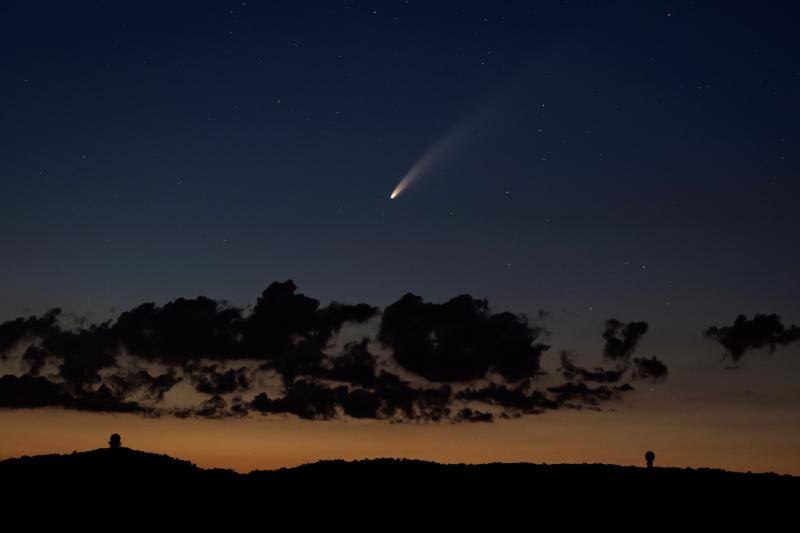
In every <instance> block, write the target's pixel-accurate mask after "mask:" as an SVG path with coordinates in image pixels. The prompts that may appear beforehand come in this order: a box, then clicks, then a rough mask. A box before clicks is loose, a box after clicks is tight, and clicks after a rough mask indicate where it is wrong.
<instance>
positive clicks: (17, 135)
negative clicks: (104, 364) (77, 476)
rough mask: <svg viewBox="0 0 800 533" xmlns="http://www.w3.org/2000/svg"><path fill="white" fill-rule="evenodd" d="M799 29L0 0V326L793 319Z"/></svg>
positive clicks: (783, 9) (347, 8) (532, 9)
mask: <svg viewBox="0 0 800 533" xmlns="http://www.w3.org/2000/svg"><path fill="white" fill-rule="evenodd" d="M797 15H798V13H797V8H796V7H793V6H792V3H791V2H770V3H769V4H767V5H764V4H762V3H757V2H752V3H748V2H735V3H732V2H610V3H598V2H588V3H585V2H568V3H567V2H437V3H432V2H419V1H411V2H342V3H334V2H320V3H314V2H307V3H298V2H269V3H260V2H244V3H243V2H203V3H201V2H186V3H164V2H135V3H134V2H129V3H119V2H80V3H63V2H3V4H2V6H0V21H2V22H0V29H1V30H2V31H0V43H1V44H2V49H3V50H4V53H3V59H2V73H3V76H2V78H3V83H2V85H0V136H1V137H2V139H3V141H2V143H0V177H1V179H0V201H2V204H1V205H0V211H1V212H2V220H3V224H2V225H0V235H2V240H3V260H2V261H0V277H2V279H3V284H2V294H0V315H2V317H3V318H11V317H14V316H18V315H19V314H20V313H24V312H28V311H37V312H38V311H40V310H42V309H44V308H47V307H51V306H56V305H58V306H62V307H64V308H65V309H70V310H74V311H78V312H87V311H91V312H94V313H96V314H98V315H100V316H103V315H105V314H107V313H108V312H109V309H110V308H112V307H114V308H116V309H118V310H119V309H122V308H127V307H130V306H131V305H134V304H136V303H139V302H140V301H143V300H156V301H166V300H168V299H171V298H174V297H177V296H193V295H197V294H206V295H208V296H212V297H216V298H227V299H230V300H232V301H234V302H237V303H242V304H244V303H246V302H252V301H253V300H254V299H255V297H256V295H257V294H258V293H260V291H261V290H262V289H263V288H264V287H266V285H267V284H268V283H269V282H270V281H272V280H274V279H286V278H294V279H295V281H296V282H297V284H298V285H299V287H300V289H301V290H302V291H304V292H306V293H308V294H310V295H312V296H315V297H317V298H320V299H322V300H330V299H340V300H347V301H369V302H371V303H374V304H377V305H386V304H388V303H390V302H392V301H394V300H395V299H397V298H398V297H399V296H400V295H402V294H403V293H405V292H407V291H413V292H416V293H418V294H421V295H423V296H424V297H426V298H429V299H433V300H442V299H445V298H449V297H452V296H454V295H456V294H459V293H464V292H467V293H471V294H473V295H475V296H479V297H487V298H489V300H490V302H492V303H493V304H495V305H496V306H497V307H498V308H508V309H512V310H515V311H522V312H527V313H530V314H533V313H535V312H536V311H537V310H538V309H548V310H551V311H559V310H561V309H567V310H570V311H571V312H577V313H580V312H584V313H585V312H594V311H597V312H598V318H597V320H598V321H600V320H603V319H605V318H607V317H608V316H617V315H621V316H627V317H629V318H648V319H650V320H653V321H654V322H655V321H656V320H657V319H658V318H659V317H661V318H664V319H665V320H666V319H668V318H669V317H672V318H674V319H675V320H684V321H686V322H687V323H691V324H694V325H693V326H691V327H693V328H694V330H697V331H699V329H700V328H702V327H704V326H706V325H707V324H708V323H713V322H714V321H715V320H717V319H720V320H722V319H724V320H729V319H732V318H733V317H734V316H735V315H736V314H737V313H739V312H747V313H752V312H755V311H768V312H773V311H774V312H782V313H784V314H788V315H790V316H796V313H797V311H798V307H797V303H796V302H797V301H798V296H800V285H798V280H797V275H796V274H797V272H798V267H799V266H800V254H798V252H797V246H796V242H795V240H796V239H795V234H796V231H797V227H798V223H799V222H800V220H799V219H800V215H798V212H797V210H796V208H795V205H796V201H797V200H796V199H797V193H798V192H800V187H799V186H798V179H797V177H798V171H799V170H800V165H799V164H798V161H797V156H796V154H797V145H798V141H799V140H800V135H798V127H797V117H798V100H797V94H800V90H799V89H800V87H798V85H799V84H800V65H799V64H798V45H797V40H796V38H794V36H793V33H794V28H793V24H794V22H795V21H796V20H797ZM464 121H467V122H468V124H469V125H470V127H474V132H472V133H471V134H470V135H468V136H467V137H468V138H467V140H466V141H465V142H464V143H463V145H460V146H458V147H456V149H454V150H453V151H452V152H451V153H450V154H449V155H448V157H446V158H442V160H441V161H439V162H438V163H437V166H436V168H435V169H434V171H433V172H432V173H431V174H430V175H427V176H423V177H422V178H421V179H420V180H419V181H418V182H416V183H414V185H413V186H412V187H410V188H409V189H408V191H406V192H405V193H404V194H403V195H402V196H401V197H400V198H398V199H397V200H394V201H390V200H389V199H388V195H389V193H390V192H391V190H392V188H393V187H394V186H395V185H396V183H397V181H398V180H399V179H400V177H401V176H402V175H403V174H404V173H405V172H406V171H407V170H408V169H409V168H410V167H411V166H412V164H413V163H414V162H415V161H416V160H417V159H418V158H419V157H420V156H421V155H422V154H423V153H424V152H425V151H426V150H427V149H428V148H429V147H430V146H431V145H432V144H433V143H434V142H435V141H436V140H437V139H439V138H440V137H441V136H442V135H444V134H445V133H446V132H447V131H449V130H450V129H452V128H454V127H458V125H459V124H462V123H463V122H464ZM590 309H591V311H590ZM598 323H599V322H598ZM694 330H693V331H694Z"/></svg>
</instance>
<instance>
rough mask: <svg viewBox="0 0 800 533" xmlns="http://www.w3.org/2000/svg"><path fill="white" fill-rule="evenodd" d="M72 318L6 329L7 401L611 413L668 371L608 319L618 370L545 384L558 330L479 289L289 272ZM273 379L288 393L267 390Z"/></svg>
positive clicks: (54, 316) (574, 373)
mask: <svg viewBox="0 0 800 533" xmlns="http://www.w3.org/2000/svg"><path fill="white" fill-rule="evenodd" d="M372 319H379V321H378V325H377V332H376V333H375V335H374V338H370V337H366V338H363V339H361V340H358V341H355V342H349V343H346V344H344V345H343V346H340V345H339V344H337V343H336V342H335V341H336V339H337V335H338V333H339V332H340V330H341V329H342V327H343V326H344V325H345V324H365V323H366V322H368V321H370V320H372ZM64 322H66V321H65V320H64V317H63V316H62V313H61V312H60V311H59V310H58V309H54V310H52V311H49V312H47V313H45V314H43V315H41V316H32V317H28V318H18V319H16V320H11V321H8V322H5V323H3V324H0V358H2V359H3V361H4V362H5V364H6V366H8V364H9V363H14V362H16V363H18V366H19V367H20V368H21V369H22V374H21V375H19V372H18V373H17V374H7V375H4V376H2V377H0V407H5V408H38V407H61V408H67V409H76V410H84V411H98V412H126V413H137V414H141V415H145V416H163V415H172V416H177V417H214V418H220V417H239V416H253V415H254V414H262V415H295V416H297V417H300V418H303V419H311V420H326V419H334V418H343V417H349V418H354V419H379V420H388V421H393V422H407V421H431V422H436V421H450V422H490V421H492V420H494V419H496V418H516V417H520V416H523V415H528V414H539V413H543V412H545V411H549V410H553V409H561V408H572V409H584V408H588V409H601V408H602V407H601V406H603V405H605V404H607V403H609V402H614V401H618V400H620V399H621V397H622V396H623V395H624V394H625V393H627V392H629V391H631V390H633V387H632V386H631V385H630V384H628V383H625V382H623V381H624V378H625V376H626V375H628V374H629V375H630V378H631V379H649V380H655V379H662V378H664V377H665V376H666V375H667V368H666V366H665V365H664V364H663V363H662V362H661V361H659V360H658V359H656V358H655V357H653V358H650V359H647V358H634V357H632V355H633V354H634V352H635V351H636V347H637V345H638V343H639V341H640V339H641V338H642V336H643V335H644V334H645V333H646V332H647V329H648V326H647V324H646V323H644V322H629V323H623V322H621V321H619V320H615V319H611V320H608V321H607V322H606V324H605V331H604V333H603V334H602V337H603V339H604V341H605V347H604V355H605V357H606V358H607V360H608V361H609V362H611V363H612V364H614V365H615V366H614V368H593V369H586V368H583V367H580V366H578V365H577V364H576V363H575V362H574V361H573V357H572V356H571V355H570V354H569V353H567V352H564V353H562V355H561V367H560V368H559V371H558V373H557V374H556V375H555V376H548V381H550V383H548V384H547V385H543V384H541V381H542V379H543V377H544V376H543V374H544V373H543V371H542V370H541V365H540V364H541V360H542V357H543V355H544V354H545V353H546V352H547V351H548V349H549V346H548V345H547V344H545V343H544V342H543V337H544V336H545V334H546V333H547V332H545V331H544V330H543V329H542V328H541V327H539V326H536V325H533V324H530V323H529V321H528V320H527V318H526V317H525V316H523V315H519V314H514V313H509V312H500V313H495V312H493V311H492V310H491V309H490V307H489V304H488V302H487V301H486V300H479V299H475V298H472V297H471V296H468V295H462V296H458V297H456V298H453V299H452V300H449V301H447V302H444V303H430V302H426V301H424V300H423V299H422V298H421V297H419V296H415V295H413V294H406V295H405V296H403V297H402V298H400V299H399V300H398V301H396V302H395V303H393V304H391V305H389V306H388V307H387V308H386V309H385V310H384V311H383V313H380V312H379V310H378V309H377V308H376V307H373V306H370V305H367V304H363V303H361V304H356V305H350V304H343V303H335V302H334V303H331V304H329V305H327V306H324V307H323V306H321V305H320V302H319V301H318V300H315V299H313V298H309V297H307V296H305V295H303V294H300V293H298V292H297V288H296V286H295V285H294V283H293V282H292V281H291V280H290V281H286V282H283V283H278V282H275V283H272V284H271V285H270V286H269V287H268V288H267V289H266V290H265V291H264V292H263V293H262V294H261V296H260V297H259V298H258V300H257V301H256V304H255V306H254V307H253V308H252V310H251V311H249V312H245V310H244V309H242V308H239V307H235V306H232V305H230V304H228V303H226V302H223V301H216V300H212V299H209V298H205V297H198V298H195V299H183V298H181V299H178V300H175V301H172V302H169V303H167V304H165V305H163V306H158V305H156V304H153V303H146V304H142V305H139V306H138V307H135V308H133V309H131V310H129V311H125V312H123V313H122V314H121V315H120V316H119V317H118V318H117V319H116V320H111V321H108V322H103V323H100V324H93V325H88V326H87V325H85V324H83V325H78V326H76V327H67V326H65V325H64ZM364 329H365V330H366V329H367V328H366V327H365V328H364ZM715 331H716V330H715ZM790 331H791V330H790ZM781 342H782V341H778V340H776V341H775V343H777V344H780V343H781ZM337 346H339V347H338V348H337ZM371 350H375V351H376V353H374V352H373V351H371ZM154 369H158V370H154ZM629 370H630V372H629ZM269 378H273V381H275V387H274V388H275V389H276V391H277V392H268V391H265V390H264V388H265V387H264V386H262V385H263V383H264V380H268V379H269ZM553 378H555V379H557V380H558V381H560V383H558V382H557V383H555V384H553V383H552V380H553ZM180 383H182V384H183V387H184V388H185V389H187V390H189V391H190V392H193V393H194V394H199V395H201V396H200V397H201V398H202V397H205V399H204V400H200V401H199V402H198V403H196V404H195V405H193V406H189V407H175V406H168V405H167V402H166V401H165V395H167V394H168V393H169V392H170V391H171V390H172V389H173V388H174V387H175V386H176V385H178V384H180ZM267 388H268V387H267Z"/></svg>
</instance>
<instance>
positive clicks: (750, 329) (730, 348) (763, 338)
mask: <svg viewBox="0 0 800 533" xmlns="http://www.w3.org/2000/svg"><path fill="white" fill-rule="evenodd" d="M703 334H704V335H705V336H706V337H708V338H709V339H713V340H715V341H717V342H719V343H720V344H721V345H722V346H723V347H724V348H725V354H726V355H727V356H729V357H730V358H731V359H733V362H734V363H738V362H739V360H740V359H741V358H742V357H743V356H744V355H745V354H746V353H748V352H752V351H757V350H766V351H768V352H774V351H775V350H776V349H777V348H778V347H779V346H786V345H787V344H791V343H793V342H795V341H797V340H800V327H798V326H795V325H794V324H792V325H791V326H789V327H786V326H784V325H783V322H782V321H781V317H780V316H778V315H776V314H771V315H762V314H757V315H755V316H754V317H753V318H751V319H748V318H747V317H746V316H745V315H739V316H738V317H736V320H735V321H734V322H733V325H731V326H711V327H709V328H708V329H706V330H705V331H703Z"/></svg>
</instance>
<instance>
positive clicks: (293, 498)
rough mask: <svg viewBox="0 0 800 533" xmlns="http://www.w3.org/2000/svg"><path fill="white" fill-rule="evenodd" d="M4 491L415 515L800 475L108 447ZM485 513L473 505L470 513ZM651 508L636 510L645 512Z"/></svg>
mask: <svg viewBox="0 0 800 533" xmlns="http://www.w3.org/2000/svg"><path fill="white" fill-rule="evenodd" d="M0 480H2V484H3V486H4V488H6V489H8V488H9V487H13V488H17V489H19V492H20V493H24V492H26V491H28V490H31V489H33V490H41V488H42V487H66V488H67V490H66V491H64V492H63V493H62V496H67V497H70V495H71V496H73V497H78V495H80V497H81V498H92V497H95V496H100V497H103V496H108V495H109V494H113V495H114V497H119V498H122V496H133V495H135V496H142V495H145V496H147V497H152V496H154V495H158V496H162V497H163V496H169V497H170V498H172V499H173V500H176V501H177V500H180V499H182V498H192V499H193V500H194V501H199V500H198V498H201V499H203V500H212V501H214V502H215V503H220V502H223V501H227V502H230V501H236V502H237V503H241V502H244V501H249V502H253V501H257V502H264V501H269V502H270V504H271V505H283V504H291V505H295V506H296V505H298V504H302V505H308V506H311V507H314V508H317V509H318V508H322V507H324V508H332V507H337V506H353V505H357V506H364V505H367V506H370V507H371V508H372V507H374V506H376V505H391V506H401V507H403V506H405V507H406V508H407V511H408V512H412V513H415V512H420V511H421V510H425V512H431V510H439V511H441V510H443V509H445V508H447V507H448V506H449V505H452V504H456V505H465V502H467V503H469V502H472V503H469V506H474V505H478V506H484V505H497V504H502V505H517V506H518V505H536V506H542V505H547V506H548V509H550V510H555V509H559V510H565V509H568V508H571V507H573V506H576V505H577V506H582V505H585V504H586V503H587V502H588V503H590V504H592V505H598V504H604V503H608V504H616V505H619V504H620V503H624V505H625V506H626V507H627V506H629V505H633V504H634V503H636V502H638V504H639V505H650V504H652V503H653V502H661V503H662V504H663V502H669V501H677V500H680V501H685V502H687V503H689V504H696V505H698V506H700V507H702V508H704V509H706V510H710V509H712V507H703V506H705V505H707V504H709V503H710V502H712V501H720V502H725V501H728V502H732V501H743V502H747V504H748V505H751V504H752V503H753V502H755V501H774V502H777V501H779V500H781V499H783V498H786V499H789V498H792V499H794V498H796V495H797V494H800V490H799V489H800V478H797V477H793V476H787V475H778V474H749V473H735V472H727V471H724V470H716V469H690V468H658V467H656V468H651V469H647V468H638V467H624V466H615V465H603V464H560V465H546V464H531V463H491V464H479V465H465V464H439V463H434V462H428V461H417V460H407V459H375V460H363V461H352V462H347V461H339V460H335V461H320V462H317V463H312V464H306V465H302V466H298V467H295V468H282V469H279V470H272V471H253V472H250V473H248V474H239V473H237V472H234V471H232V470H222V469H202V468H199V467H197V466H196V465H194V464H192V463H190V462H189V461H183V460H179V459H174V458H172V457H169V456H167V455H157V454H152V453H146V452H141V451H137V450H131V449H128V448H118V449H112V448H106V449H98V450H93V451H88V452H79V453H78V452H75V453H72V454H67V455H42V456H37V457H27V456H26V457H21V458H16V459H7V460H5V461H2V462H0ZM477 509H479V507H474V508H472V507H471V508H470V512H472V511H476V510H477ZM643 509H645V507H641V508H638V511H642V510H643Z"/></svg>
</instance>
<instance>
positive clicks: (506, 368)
mask: <svg viewBox="0 0 800 533" xmlns="http://www.w3.org/2000/svg"><path fill="white" fill-rule="evenodd" d="M542 333H543V331H542V330H541V329H540V328H536V327H533V326H530V325H529V324H528V321H527V319H526V318H525V317H524V316H522V315H515V314H512V313H498V314H492V313H490V311H489V305H488V302H487V301H486V300H477V299H474V298H472V297H471V296H468V295H462V296H458V297H456V298H453V299H452V300H450V301H448V302H445V303H443V304H436V303H427V302H425V301H423V299H422V298H421V297H419V296H415V295H413V294H406V295H405V296H403V297H402V298H401V299H400V300H398V301H397V302H395V303H393V304H391V305H390V306H388V307H387V308H386V310H385V311H384V313H383V320H382V321H381V326H380V331H379V333H378V339H379V340H381V341H382V342H383V343H384V344H385V345H386V346H388V347H391V349H392V352H393V356H394V359H395V360H396V361H397V363H399V364H400V366H402V367H403V368H404V369H406V370H408V371H410V372H413V373H415V374H417V375H419V376H421V377H424V378H425V379H428V380H430V381H439V382H459V381H469V380H476V379H481V378H485V377H487V376H488V374H490V373H492V372H495V373H497V374H500V375H501V376H503V377H504V378H505V379H508V380H510V381H518V380H520V379H524V378H528V377H531V376H534V375H536V374H537V372H539V362H540V358H541V355H542V353H543V352H544V351H545V350H547V349H548V348H549V346H547V345H545V344H542V343H539V342H537V340H538V339H539V337H540V336H541V334H542Z"/></svg>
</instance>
